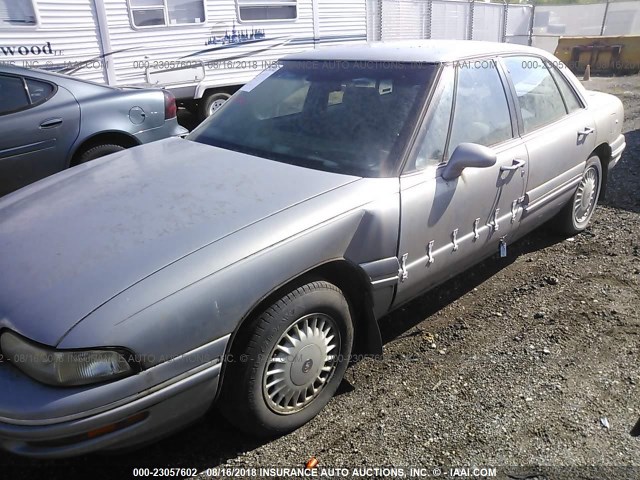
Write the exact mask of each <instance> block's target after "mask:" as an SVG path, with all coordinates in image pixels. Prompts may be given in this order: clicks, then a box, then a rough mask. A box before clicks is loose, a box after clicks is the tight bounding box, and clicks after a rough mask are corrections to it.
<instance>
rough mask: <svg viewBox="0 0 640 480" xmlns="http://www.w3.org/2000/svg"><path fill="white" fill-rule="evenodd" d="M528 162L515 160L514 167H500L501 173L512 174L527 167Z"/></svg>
mask: <svg viewBox="0 0 640 480" xmlns="http://www.w3.org/2000/svg"><path fill="white" fill-rule="evenodd" d="M526 163H527V162H525V161H524V160H520V159H518V158H515V159H514V160H513V165H503V166H501V167H500V171H501V172H510V171H512V170H517V169H519V168H520V167H524V166H525V165H526Z"/></svg>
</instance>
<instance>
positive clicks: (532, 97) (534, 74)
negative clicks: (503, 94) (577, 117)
mask: <svg viewBox="0 0 640 480" xmlns="http://www.w3.org/2000/svg"><path fill="white" fill-rule="evenodd" d="M504 62H505V64H506V66H507V69H508V70H509V74H510V75H511V79H512V81H513V84H514V86H515V89H516V95H517V96H518V104H519V106H520V112H521V113H522V120H523V122H524V131H525V133H529V132H531V131H533V130H535V129H537V128H540V127H542V126H544V125H547V124H549V123H552V122H555V121H556V120H559V119H561V118H562V117H563V116H565V115H566V114H567V111H566V110H565V106H564V102H563V101H562V96H561V95H560V91H559V90H558V87H557V86H556V82H555V81H554V80H553V77H552V76H551V73H549V70H548V69H547V67H546V65H545V64H544V61H543V60H542V59H540V58H537V57H507V58H505V59H504Z"/></svg>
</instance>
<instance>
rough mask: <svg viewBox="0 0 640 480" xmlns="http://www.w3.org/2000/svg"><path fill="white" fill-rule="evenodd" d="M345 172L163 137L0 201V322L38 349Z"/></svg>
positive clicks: (329, 186) (346, 179)
mask: <svg viewBox="0 0 640 480" xmlns="http://www.w3.org/2000/svg"><path fill="white" fill-rule="evenodd" d="M357 179H358V178H357V177H352V176H347V175H339V174H333V173H327V172H321V171H317V170H311V169H306V168H301V167H296V166H292V165H287V164H282V163H278V162H275V161H271V160H265V159H261V158H256V157H252V156H249V155H244V154H241V153H236V152H231V151H227V150H223V149H219V148H216V147H211V146H207V145H202V144H199V143H194V142H191V141H188V140H183V139H176V138H174V139H167V140H162V141H159V142H154V143H150V144H147V145H143V146H139V147H135V148H132V149H129V150H126V151H123V152H119V153H116V154H114V155H111V156H109V157H108V158H103V159H98V160H95V161H93V162H89V163H88V164H84V165H80V166H79V167H75V168H73V169H71V170H68V171H66V172H62V173H59V174H57V175H54V176H52V177H49V178H47V179H44V180H42V181H40V182H37V183H35V184H33V185H31V186H29V187H26V188H24V189H22V190H19V191H17V192H15V193H13V194H10V195H8V196H7V197H5V198H4V199H2V200H0V252H2V254H1V255H0V327H8V328H12V329H14V330H16V331H18V332H19V333H22V334H23V335H25V336H27V337H29V338H31V339H33V340H36V341H39V342H42V343H45V344H48V345H55V344H57V343H58V342H59V341H60V339H61V338H62V336H63V335H64V334H65V333H66V332H67V331H68V330H69V329H71V328H72V327H73V326H74V325H75V324H76V323H77V322H79V321H80V320H81V319H82V318H84V317H85V316H86V315H88V314H89V313H91V312H92V311H93V310H95V309H96V308H98V307H99V306H100V305H102V304H104V303H105V302H107V301H108V300H109V299H111V298H113V297H114V296H116V295H118V294H119V293H121V292H122V291H124V290H125V289H127V288H128V287H130V286H132V285H134V284H135V283H137V282H139V281H141V280H142V279H144V278H145V277H147V276H149V275H152V274H153V273H154V272H157V271H158V270H160V269H162V268H163V267H165V266H167V265H169V264H171V263H173V262H175V261H177V260H179V259H180V258H182V257H184V256H186V255H189V254H190V253H192V252H194V251H196V250H198V249H200V248H202V247H204V246H205V245H208V244H211V243H213V242H215V241H216V240H219V239H221V238H223V237H226V236H228V235H231V234H233V233H234V232H237V231H238V230H241V229H243V228H245V227H247V226H249V225H251V224H254V223H255V222H259V221H260V220H262V219H265V218H266V217H269V216H272V215H274V214H277V213H278V212H280V211H283V210H285V209H287V208H289V207H292V206H294V205H296V204H298V203H300V202H304V201H305V200H308V199H310V198H313V197H316V196H318V195H321V194H323V193H325V192H328V191H330V190H333V189H336V188H339V187H340V186H342V185H345V184H348V183H351V182H354V181H356V180H357Z"/></svg>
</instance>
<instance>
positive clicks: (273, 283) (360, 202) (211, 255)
mask: <svg viewBox="0 0 640 480" xmlns="http://www.w3.org/2000/svg"><path fill="white" fill-rule="evenodd" d="M398 209H399V193H398V181H397V179H365V180H363V181H361V182H354V184H353V185H352V186H350V187H348V188H347V189H346V191H345V190H344V189H336V190H334V191H331V192H328V193H327V194H325V195H321V196H319V197H315V198H313V199H311V200H309V201H307V202H304V203H303V204H300V205H298V206H295V207H292V208H289V209H287V210H285V211H283V212H280V213H279V214H277V215H274V216H272V217H270V218H269V219H266V220H263V221H260V222H258V223H256V224H254V225H251V226H250V227H247V228H245V229H243V230H241V231H239V232H236V233H235V234H233V235H230V236H229V237H226V238H223V239H221V240H219V241H217V242H215V243H213V244H211V245H209V246H207V247H205V248H202V249H200V250H198V251H196V252H194V253H192V254H190V255H189V256H187V257H185V258H183V259H182V260H180V261H177V262H175V263H173V264H171V265H169V266H167V267H166V268H164V269H162V270H160V271H159V272H157V273H155V274H154V275H152V276H151V277H148V278H147V279H145V280H143V281H142V282H139V283H138V284H136V285H133V286H132V287H130V288H129V289H127V290H126V291H124V292H123V293H121V294H120V295H118V296H116V297H115V298H114V299H112V300H110V301H109V302H108V303H106V304H105V305H103V306H102V307H100V308H99V309H97V310H96V311H94V312H93V313H92V314H90V315H89V316H88V317H86V318H85V319H84V320H83V321H81V322H80V323H79V324H78V325H76V326H75V327H74V328H73V329H72V330H71V331H70V332H69V333H68V334H67V335H66V336H65V337H64V338H63V339H62V341H61V342H60V344H59V345H58V346H59V347H60V348H86V347H87V346H90V345H118V346H123V347H126V348H129V349H130V350H131V351H133V352H134V353H135V354H136V355H137V356H138V357H139V358H140V360H141V363H142V365H143V367H144V368H148V367H151V366H153V365H155V364H157V363H158V362H159V361H160V360H159V359H162V358H165V359H166V358H170V357H172V356H178V355H181V354H182V353H184V352H188V351H191V350H193V349H195V348H197V347H199V346H200V345H203V344H205V343H208V342H211V341H213V340H215V339H217V338H221V337H223V336H225V335H229V334H231V333H232V332H233V331H234V330H235V329H236V327H237V326H238V325H239V324H240V322H242V320H243V319H244V318H246V317H247V315H249V314H250V313H251V311H252V309H253V308H254V307H255V306H256V305H258V304H260V302H261V301H262V300H263V299H265V298H267V297H268V296H269V295H270V294H271V293H272V292H274V291H275V290H276V289H278V288H279V287H281V286H282V285H285V284H287V283H288V282H290V281H291V280H292V279H294V278H296V277H298V276H300V275H301V274H303V273H305V272H308V271H309V270H311V269H313V268H314V267H316V266H318V265H322V264H325V263H327V262H329V261H332V260H335V259H342V258H345V259H347V260H349V261H350V262H351V263H353V264H355V265H358V264H366V263H370V262H374V261H375V260H379V259H383V258H388V257H393V256H394V255H395V252H396V248H397V238H398V219H399V211H398ZM388 301H389V302H390V300H388ZM386 308H388V305H386ZM96 342H99V343H97V344H96Z"/></svg>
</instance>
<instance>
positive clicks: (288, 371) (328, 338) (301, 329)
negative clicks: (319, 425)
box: [262, 313, 340, 414]
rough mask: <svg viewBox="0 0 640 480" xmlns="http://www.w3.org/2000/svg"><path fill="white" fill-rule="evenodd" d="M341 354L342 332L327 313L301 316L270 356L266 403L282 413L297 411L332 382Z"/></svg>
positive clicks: (264, 384) (266, 371) (267, 367)
mask: <svg viewBox="0 0 640 480" xmlns="http://www.w3.org/2000/svg"><path fill="white" fill-rule="evenodd" d="M339 354H340V332H339V331H338V328H337V326H336V323H335V322H334V320H333V319H332V318H331V317H330V316H329V315H326V314H324V313H314V314H311V315H306V316H304V317H302V318H300V319H298V320H297V321H296V322H295V323H294V324H293V325H292V326H291V327H289V329H288V330H287V331H286V332H285V333H284V335H282V336H281V337H280V339H279V340H278V342H277V343H276V346H275V347H274V348H273V350H272V351H271V354H270V355H269V361H268V362H267V366H266V368H265V371H264V375H263V380H262V390H263V393H264V397H265V399H266V401H267V405H268V406H269V408H270V409H271V410H273V411H274V412H276V413H280V414H291V413H296V412H299V411H300V410H302V409H303V408H305V407H306V406H307V405H308V404H309V403H311V401H312V400H313V399H314V398H316V397H317V396H318V395H319V394H320V392H321V391H322V389H323V388H324V387H325V385H326V384H327V383H328V382H329V380H330V378H331V376H332V375H333V372H334V371H335V368H336V365H337V363H338V355H339Z"/></svg>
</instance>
